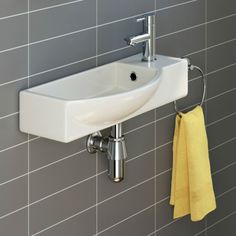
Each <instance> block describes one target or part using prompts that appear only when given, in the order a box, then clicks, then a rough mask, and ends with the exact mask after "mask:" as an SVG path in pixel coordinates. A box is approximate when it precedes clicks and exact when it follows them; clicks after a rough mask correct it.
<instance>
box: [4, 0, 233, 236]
mask: <svg viewBox="0 0 236 236" xmlns="http://www.w3.org/2000/svg"><path fill="white" fill-rule="evenodd" d="M154 11H155V12H156V15H157V33H158V35H157V40H156V44H157V52H158V53H161V54H165V55H171V56H177V57H182V56H189V57H190V58H191V59H192V62H193V63H194V64H196V65H199V66H200V67H201V68H203V70H204V72H205V74H206V75H207V84H208V86H207V98H206V101H205V105H204V109H205V116H206V122H207V132H208V137H209V147H210V159H211V164H212V175H213V181H214V186H215V192H216V196H217V205H218V208H217V210H216V211H214V212H213V213H211V214H209V216H208V217H207V218H206V219H204V220H203V221H201V222H198V223H192V222H191V221H190V220H189V217H184V218H182V219H178V220H175V221H174V220H173V219H172V208H171V207H170V206H169V193H170V179H171V165H172V163H171V162H172V137H173V129H174V118H175V114H174V110H173V104H167V105H165V106H163V107H160V108H158V109H156V110H153V111H150V112H147V113H145V114H142V115H140V116H139V117H136V118H133V119H132V120H129V121H127V122H125V123H124V130H125V136H126V140H127V148H128V155H129V156H128V160H127V163H126V171H127V173H126V178H125V180H124V181H123V182H122V183H120V184H112V183H111V182H110V181H109V180H108V179H107V174H106V160H105V158H104V156H103V155H89V154H87V152H86V151H85V138H82V139H80V140H76V141H74V142H72V143H69V144H62V143H58V142H54V141H51V140H46V139H43V138H39V137H34V136H31V135H29V136H27V135H26V134H23V133H21V132H20V131H19V130H18V112H19V111H18V92H19V91H20V90H22V89H25V88H27V87H31V86H34V85H38V84H42V83H45V82H48V81H51V80H55V79H58V78H61V77H63V76H66V75H70V74H73V73H76V72H80V71H83V70H86V69H89V68H93V67H95V66H98V65H102V64H104V63H108V62H111V61H114V60H117V59H120V58H123V57H127V56H130V55H133V54H136V53H138V52H140V50H141V47H140V46H137V47H134V48H130V47H127V46H126V44H125V42H124V41H123V38H124V37H126V36H128V35H130V34H135V33H139V32H140V31H141V26H140V25H139V24H136V23H135V19H136V18H137V17H138V16H140V15H142V14H143V13H147V12H154ZM235 24H236V1H235V0H228V1H223V0H119V1H118V0H77V1H72V0H71V1H65V0H48V1H44V0H1V1H0V235H1V236H33V235H39V236H78V235H79V236H93V235H100V236H121V235H122V236H123V235H124V236H148V235H149V236H151V235H153V236H154V235H155V236H197V235H201V236H206V235H208V236H213V235H214V236H217V235H227V236H231V235H232V236H233V235H235V232H236V227H235V220H236V204H235V198H236V188H235V178H236V174H235V173H236V165H235V163H236V162H235V153H236V148H235V147H236V105H235V101H236V80H235V78H236V28H235ZM201 92H202V82H201V80H200V79H199V75H198V74H197V73H196V72H195V71H193V72H190V73H189V95H188V96H187V97H186V98H185V99H181V100H180V101H179V106H180V107H181V108H185V107H189V108H190V107H193V106H194V105H195V104H197V103H198V102H199V101H200V98H201Z"/></svg>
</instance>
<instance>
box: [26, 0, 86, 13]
mask: <svg viewBox="0 0 236 236" xmlns="http://www.w3.org/2000/svg"><path fill="white" fill-rule="evenodd" d="M78 2H84V0H74V1H70V2H65V3H61V4H56V5H52V6H48V7H43V8H39V9H35V10H31V11H30V12H29V13H34V12H39V11H45V10H49V9H53V8H58V7H63V6H67V5H72V4H74V3H78Z"/></svg>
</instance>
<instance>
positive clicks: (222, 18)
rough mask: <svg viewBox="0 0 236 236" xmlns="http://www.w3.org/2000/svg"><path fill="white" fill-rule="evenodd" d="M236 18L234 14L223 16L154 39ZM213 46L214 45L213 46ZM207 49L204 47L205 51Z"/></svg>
mask: <svg viewBox="0 0 236 236" xmlns="http://www.w3.org/2000/svg"><path fill="white" fill-rule="evenodd" d="M234 16H236V13H234V14H230V15H227V16H224V17H220V18H218V19H215V20H211V21H204V22H203V23H200V24H196V25H193V26H190V27H186V28H184V29H180V30H177V31H174V32H170V33H168V34H164V35H160V36H158V37H156V39H161V38H165V37H167V36H171V35H174V34H178V33H181V32H184V31H188V30H191V29H194V28H197V27H201V26H207V25H209V24H211V23H215V22H218V21H222V20H225V19H228V18H231V17H234ZM213 46H214V45H213ZM206 48H207V47H205V49H206Z"/></svg>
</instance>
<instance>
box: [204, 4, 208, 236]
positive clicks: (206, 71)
mask: <svg viewBox="0 0 236 236" xmlns="http://www.w3.org/2000/svg"><path fill="white" fill-rule="evenodd" d="M207 12H208V0H205V23H206V24H205V51H204V58H205V68H204V69H205V83H206V94H205V109H206V113H205V116H206V122H207V123H208V100H207V98H208V89H207V88H208V86H207V83H208V76H207V75H208V51H207V47H208V23H207V22H208V14H207ZM204 227H205V229H206V228H207V217H205V219H204ZM205 236H207V231H206V233H205Z"/></svg>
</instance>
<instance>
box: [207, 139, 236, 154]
mask: <svg viewBox="0 0 236 236" xmlns="http://www.w3.org/2000/svg"><path fill="white" fill-rule="evenodd" d="M235 139H236V137H234V138H231V139H229V140H227V141H225V142H223V143H221V144H218V145H216V146H215V147H213V148H211V149H209V150H210V151H213V150H215V149H217V148H220V147H222V146H224V145H226V144H228V143H230V142H233V141H234V140H235Z"/></svg>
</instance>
